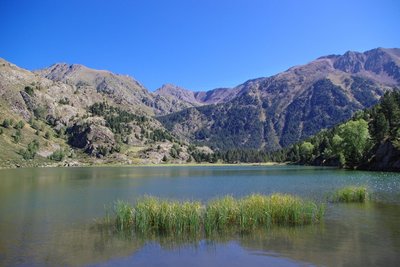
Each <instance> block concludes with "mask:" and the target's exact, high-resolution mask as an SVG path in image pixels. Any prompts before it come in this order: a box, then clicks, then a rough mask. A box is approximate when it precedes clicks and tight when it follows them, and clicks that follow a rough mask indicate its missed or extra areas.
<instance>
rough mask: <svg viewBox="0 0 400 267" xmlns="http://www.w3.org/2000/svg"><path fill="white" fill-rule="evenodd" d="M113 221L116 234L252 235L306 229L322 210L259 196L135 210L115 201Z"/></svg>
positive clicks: (143, 205)
mask: <svg viewBox="0 0 400 267" xmlns="http://www.w3.org/2000/svg"><path fill="white" fill-rule="evenodd" d="M113 212H114V214H115V218H110V216H109V213H107V215H106V219H105V221H106V222H107V223H111V224H114V226H115V228H116V229H117V230H119V231H124V230H129V229H133V230H135V231H137V232H140V233H146V232H156V233H159V234H164V233H177V234H180V233H192V232H199V231H203V230H204V231H205V232H206V233H207V234H210V233H211V232H213V231H221V230H226V229H229V228H237V229H238V231H251V230H252V229H254V228H256V227H270V226H273V225H286V226H287V225H292V226H293V225H307V224H314V223H318V222H320V220H321V219H322V216H323V214H324V206H323V205H319V204H317V203H315V202H312V201H305V200H303V199H301V198H299V197H296V196H292V195H288V194H278V193H275V194H272V195H268V196H267V195H260V194H252V195H250V196H247V197H244V198H241V199H234V198H233V197H231V196H225V197H222V198H218V199H215V200H213V201H210V202H209V203H207V204H206V205H205V206H203V205H202V204H201V203H200V202H198V201H175V200H161V199H159V198H155V197H144V198H142V199H140V200H138V201H137V202H136V205H135V206H131V205H130V204H128V203H126V202H123V201H117V202H116V203H115V205H114V210H113Z"/></svg>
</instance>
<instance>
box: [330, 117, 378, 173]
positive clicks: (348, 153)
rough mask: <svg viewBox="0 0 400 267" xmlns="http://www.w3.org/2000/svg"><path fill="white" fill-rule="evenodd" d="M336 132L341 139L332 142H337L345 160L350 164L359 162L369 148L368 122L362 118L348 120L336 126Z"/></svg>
mask: <svg viewBox="0 0 400 267" xmlns="http://www.w3.org/2000/svg"><path fill="white" fill-rule="evenodd" d="M337 133H338V136H339V137H340V138H341V139H342V140H341V141H339V139H338V140H336V141H335V140H333V143H334V144H335V143H338V145H339V147H340V148H341V152H342V153H343V155H344V158H345V161H346V162H348V163H349V164H350V165H355V164H356V163H359V162H360V161H361V160H362V159H363V158H364V156H365V153H366V152H367V150H368V149H369V148H370V134H369V131H368V123H367V122H366V121H365V120H364V119H359V120H356V121H348V122H347V123H345V124H342V125H340V126H339V127H338V130H337ZM334 138H335V137H334Z"/></svg>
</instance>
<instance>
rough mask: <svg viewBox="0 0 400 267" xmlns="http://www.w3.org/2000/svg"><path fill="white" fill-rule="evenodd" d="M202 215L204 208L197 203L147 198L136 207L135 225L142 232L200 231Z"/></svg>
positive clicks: (141, 200)
mask: <svg viewBox="0 0 400 267" xmlns="http://www.w3.org/2000/svg"><path fill="white" fill-rule="evenodd" d="M202 214H203V207H202V205H201V203H200V202H197V201H183V202H179V201H172V200H161V199H158V198H155V197H145V198H143V199H140V200H139V201H138V202H137V204H136V206H135V207H134V224H135V228H136V230H138V231H140V232H145V231H149V230H151V231H156V232H159V233H165V232H176V233H182V232H184V231H198V230H199V229H200V226H201V222H202Z"/></svg>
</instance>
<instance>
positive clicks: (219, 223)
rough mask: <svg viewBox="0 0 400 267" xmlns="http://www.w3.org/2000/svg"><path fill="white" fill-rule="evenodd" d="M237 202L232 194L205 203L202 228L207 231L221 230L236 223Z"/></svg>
mask: <svg viewBox="0 0 400 267" xmlns="http://www.w3.org/2000/svg"><path fill="white" fill-rule="evenodd" d="M239 211H240V208H239V203H238V201H237V200H236V199H234V198H233V197H232V196H225V197H222V198H218V199H214V200H212V201H210V202H209V203H208V205H207V208H206V212H205V215H204V229H205V231H206V232H207V233H210V232H211V231H216V230H223V229H225V228H226V227H228V226H231V225H235V224H237V220H238V218H239Z"/></svg>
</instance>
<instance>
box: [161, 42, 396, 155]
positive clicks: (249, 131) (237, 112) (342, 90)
mask: <svg viewBox="0 0 400 267" xmlns="http://www.w3.org/2000/svg"><path fill="white" fill-rule="evenodd" d="M399 84H400V49H383V48H377V49H373V50H370V51H367V52H364V53H358V52H347V53H345V54H344V55H331V56H324V57H320V58H318V59H316V60H315V61H312V62H310V63H308V64H306V65H302V66H296V67H292V68H290V69H288V70H287V71H285V72H283V73H279V74H277V75H274V76H271V77H266V78H258V79H254V80H249V81H247V82H245V83H243V84H241V85H239V86H237V87H235V88H232V89H228V90H227V92H234V93H233V94H232V95H231V99H230V100H228V101H222V102H221V103H217V104H213V105H205V106H199V107H192V108H189V109H186V110H183V111H180V112H177V113H172V114H168V115H165V116H161V117H158V119H159V120H160V121H161V122H162V124H163V125H164V126H165V127H166V128H167V129H168V130H170V131H171V132H173V133H174V134H176V135H177V136H179V137H181V138H183V139H184V140H187V141H188V142H195V143H197V144H202V145H208V146H211V147H214V148H216V149H219V150H227V149H233V148H241V149H264V150H267V151H274V150H277V149H280V148H282V147H287V146H289V145H291V144H293V143H296V142H298V141H299V140H303V139H305V138H307V137H309V136H311V135H313V134H316V133H317V132H318V131H319V130H321V129H324V128H331V127H333V126H335V125H336V124H338V123H341V122H343V121H345V120H347V119H349V118H350V117H351V116H352V115H353V114H354V112H355V111H357V110H361V109H364V108H368V107H371V106H372V105H374V104H376V103H377V101H378V99H379V98H380V97H381V96H382V95H383V94H384V92H385V91H390V90H392V89H393V88H394V87H395V86H398V85H399Z"/></svg>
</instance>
